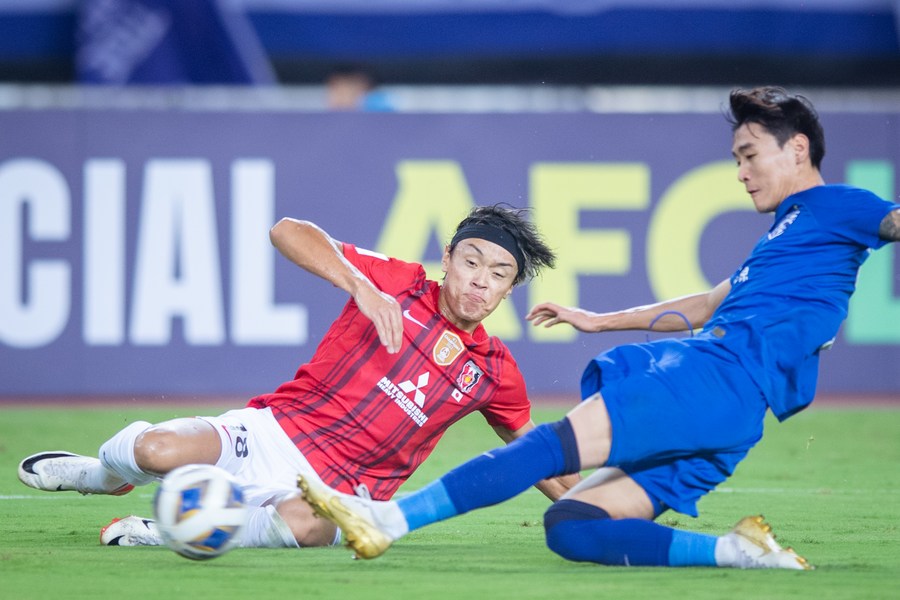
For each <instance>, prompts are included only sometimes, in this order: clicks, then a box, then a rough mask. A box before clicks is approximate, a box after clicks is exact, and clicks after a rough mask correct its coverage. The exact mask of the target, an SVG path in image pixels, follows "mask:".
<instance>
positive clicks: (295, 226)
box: [269, 218, 403, 354]
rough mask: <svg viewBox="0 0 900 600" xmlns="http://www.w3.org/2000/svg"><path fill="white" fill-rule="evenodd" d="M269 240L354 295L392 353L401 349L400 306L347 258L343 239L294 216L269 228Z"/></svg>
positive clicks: (279, 248)
mask: <svg viewBox="0 0 900 600" xmlns="http://www.w3.org/2000/svg"><path fill="white" fill-rule="evenodd" d="M269 239H270V240H271V241H272V245H273V246H275V247H276V248H278V251H279V252H281V253H282V254H283V255H284V256H285V258H287V259H288V260H290V261H291V262H292V263H294V264H295V265H297V266H299V267H300V268H302V269H305V270H306V271H309V272H310V273H312V274H314V275H318V276H319V277H321V278H322V279H325V280H326V281H328V282H330V283H331V284H332V285H334V286H336V287H339V288H341V289H342V290H344V291H345V292H347V293H348V294H350V295H351V296H352V297H353V300H354V301H355V302H356V304H357V306H359V310H360V311H361V312H362V313H363V314H364V315H365V316H366V317H368V318H369V320H371V321H372V323H373V324H374V325H375V329H376V331H378V337H379V339H380V340H381V343H382V344H383V345H384V346H385V348H386V349H387V351H388V352H389V353H391V354H395V353H397V352H399V351H400V345H401V342H402V340H403V315H402V313H401V311H400V305H399V304H398V303H397V301H396V300H395V299H394V298H393V297H392V296H390V295H388V294H385V293H384V292H382V291H381V290H379V289H378V288H376V287H375V285H374V284H373V283H372V282H371V281H369V279H368V278H367V277H366V276H365V275H363V274H362V273H361V272H360V271H359V269H357V268H356V267H355V266H353V264H351V263H350V261H348V260H347V259H346V258H345V257H344V252H343V249H342V246H341V243H340V242H339V241H337V240H335V239H334V238H332V237H331V236H330V235H328V234H327V233H326V232H325V231H324V230H323V229H321V228H320V227H319V226H318V225H316V224H315V223H311V222H309V221H301V220H298V219H291V218H284V219H281V220H280V221H279V222H278V223H276V224H275V226H274V227H272V229H271V230H270V231H269Z"/></svg>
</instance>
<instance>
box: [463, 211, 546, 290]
mask: <svg viewBox="0 0 900 600" xmlns="http://www.w3.org/2000/svg"><path fill="white" fill-rule="evenodd" d="M527 213H528V209H526V208H515V207H513V206H510V205H508V204H505V203H500V204H494V205H491V206H476V207H475V208H473V209H472V210H471V211H469V214H468V216H466V218H465V219H463V220H462V221H460V223H459V225H457V227H456V231H459V230H460V229H462V228H463V227H466V226H468V225H488V226H491V227H496V228H498V229H501V230H503V231H505V232H506V233H508V234H509V235H510V236H512V238H513V239H514V240H515V241H516V245H517V246H518V249H519V252H520V254H521V255H522V257H523V258H524V264H522V265H519V272H518V274H517V275H516V279H515V281H513V285H518V284H520V283H522V282H523V281H526V280H528V279H532V278H533V277H534V276H535V275H537V274H538V273H539V272H540V271H541V269H543V268H544V267H550V268H551V269H552V268H553V267H554V266H555V265H556V254H555V253H554V252H553V250H551V249H550V247H549V246H548V245H547V244H546V242H544V240H543V238H542V237H541V234H540V233H539V232H538V230H537V227H535V225H534V223H532V222H531V221H529V220H528V219H527V218H526V217H525V215H526V214H527ZM455 248H456V244H454V243H451V244H450V248H449V250H450V252H451V253H452V252H453V250H454V249H455Z"/></svg>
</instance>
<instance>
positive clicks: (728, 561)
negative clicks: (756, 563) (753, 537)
mask: <svg viewBox="0 0 900 600" xmlns="http://www.w3.org/2000/svg"><path fill="white" fill-rule="evenodd" d="M740 554H741V553H740V549H739V548H738V546H737V544H736V543H735V542H734V540H733V539H732V538H731V537H730V536H727V535H722V536H719V539H717V540H716V566H718V567H737V566H740V560H739V559H740Z"/></svg>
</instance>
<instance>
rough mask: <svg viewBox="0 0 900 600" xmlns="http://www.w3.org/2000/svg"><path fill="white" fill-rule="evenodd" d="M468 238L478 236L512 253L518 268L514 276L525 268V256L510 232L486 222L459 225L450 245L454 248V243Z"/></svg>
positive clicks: (519, 274)
mask: <svg viewBox="0 0 900 600" xmlns="http://www.w3.org/2000/svg"><path fill="white" fill-rule="evenodd" d="M468 238H478V239H480V240H486V241H488V242H493V243H494V244H497V245H498V246H500V247H501V248H503V249H504V250H506V251H507V252H509V253H510V254H512V255H513V258H515V259H516V265H517V266H518V268H519V270H518V272H517V273H516V278H517V279H518V278H519V276H521V275H522V272H523V271H524V270H525V256H524V255H523V254H522V251H521V250H520V249H519V244H518V243H517V242H516V238H514V237H513V236H512V235H511V234H509V233H508V232H506V231H504V230H503V229H500V228H499V227H494V226H493V225H488V224H486V223H471V224H469V225H464V226H463V227H460V229H459V230H458V231H457V232H456V234H454V236H453V239H452V240H450V247H451V248H455V247H456V244H458V243H459V242H461V241H462V240H465V239H468Z"/></svg>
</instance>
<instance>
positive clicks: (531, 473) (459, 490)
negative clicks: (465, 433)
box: [397, 419, 580, 530]
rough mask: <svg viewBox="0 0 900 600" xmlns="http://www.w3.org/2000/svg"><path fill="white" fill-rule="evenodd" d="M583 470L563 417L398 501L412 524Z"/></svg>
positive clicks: (431, 520)
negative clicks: (545, 480)
mask: <svg viewBox="0 0 900 600" xmlns="http://www.w3.org/2000/svg"><path fill="white" fill-rule="evenodd" d="M579 470H580V464H579V460H578V451H577V447H576V444H575V434H574V432H573V431H572V426H571V425H570V424H569V421H568V419H563V420H562V421H558V422H556V423H552V424H545V425H540V426H538V427H536V428H535V429H533V430H532V431H530V432H529V433H527V434H526V435H524V436H522V437H521V438H519V439H517V440H515V441H514V442H512V443H511V444H509V445H508V446H506V447H504V448H497V449H495V450H491V451H489V452H485V453H484V454H482V455H481V456H479V457H477V458H474V459H472V460H470V461H469V462H467V463H464V464H462V465H460V466H459V467H456V468H455V469H453V470H452V471H450V472H448V473H447V474H446V475H444V476H443V477H441V478H440V479H439V480H438V481H436V482H434V483H433V484H431V485H429V486H427V487H425V488H423V489H421V490H419V491H418V492H416V493H414V494H411V495H409V496H406V497H405V498H401V499H400V500H398V501H397V504H398V506H399V507H400V510H401V511H402V512H403V515H404V516H405V518H406V521H407V523H408V524H409V529H410V530H413V529H417V528H419V527H422V526H424V525H428V524H429V523H434V522H436V521H440V520H443V519H447V518H450V517H453V516H456V515H460V514H463V513H466V512H468V511H470V510H474V509H476V508H482V507H485V506H491V505H493V504H497V503H499V502H503V501H504V500H508V499H510V498H512V497H514V496H516V495H518V494H520V493H522V492H523V491H525V490H526V489H528V488H529V487H531V486H533V485H535V484H536V483H538V482H539V481H542V480H544V479H547V478H550V477H556V476H558V475H565V474H569V473H577V472H578V471H579Z"/></svg>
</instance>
